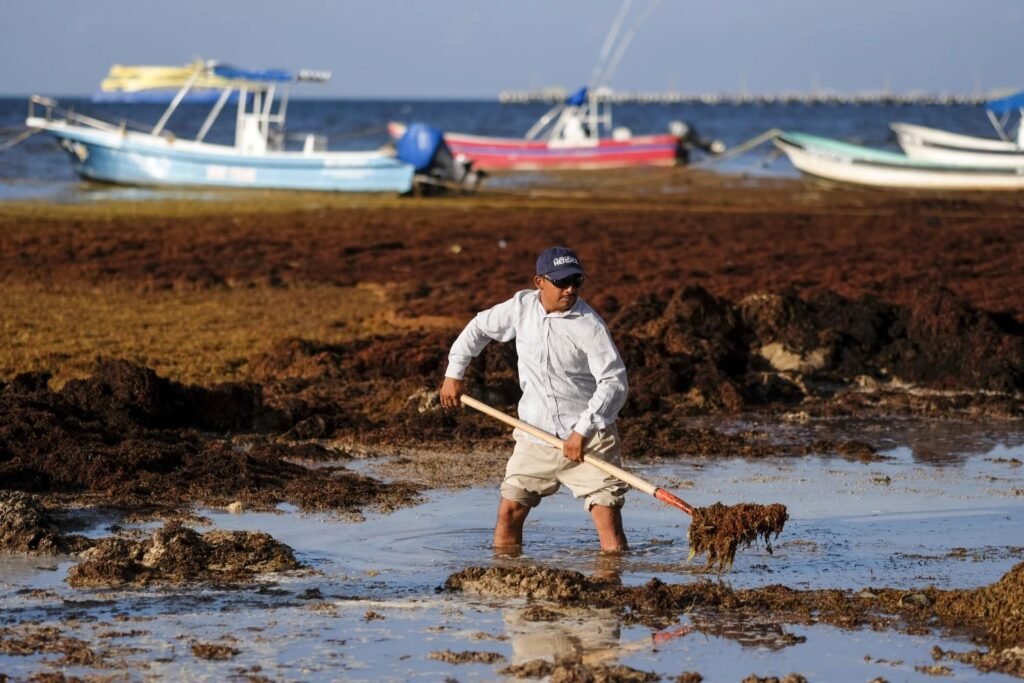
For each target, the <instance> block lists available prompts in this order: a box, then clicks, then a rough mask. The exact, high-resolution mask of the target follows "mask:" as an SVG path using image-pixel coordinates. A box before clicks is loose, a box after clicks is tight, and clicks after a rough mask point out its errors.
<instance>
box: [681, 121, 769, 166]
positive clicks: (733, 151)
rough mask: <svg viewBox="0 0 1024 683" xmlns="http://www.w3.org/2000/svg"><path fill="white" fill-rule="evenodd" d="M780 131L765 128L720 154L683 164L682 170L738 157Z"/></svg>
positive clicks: (711, 164)
mask: <svg viewBox="0 0 1024 683" xmlns="http://www.w3.org/2000/svg"><path fill="white" fill-rule="evenodd" d="M782 132H783V131H782V129H781V128H770V129H768V130H766V131H765V132H763V133H761V134H759V135H755V136H754V137H752V138H750V139H749V140H746V141H744V142H741V143H740V144H738V145H736V146H735V147H730V148H729V149H727V150H725V151H724V152H722V153H721V154H716V155H715V156H712V157H708V158H706V159H702V160H701V161H700V162H698V163H696V164H690V165H688V166H685V167H684V170H687V171H689V170H691V169H697V168H707V167H708V166H713V165H714V164H717V163H719V162H720V161H725V160H726V159H732V158H733V157H738V156H739V155H741V154H745V153H746V152H749V151H750V150H752V149H754V148H755V147H760V146H761V145H763V144H764V143H766V142H768V141H769V140H771V139H772V138H774V137H775V136H777V135H779V134H780V133H782Z"/></svg>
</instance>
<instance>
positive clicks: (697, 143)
mask: <svg viewBox="0 0 1024 683" xmlns="http://www.w3.org/2000/svg"><path fill="white" fill-rule="evenodd" d="M668 132H669V133H671V134H672V135H674V136H676V138H678V139H679V144H678V147H677V149H676V157H677V158H678V159H679V160H680V161H683V162H686V161H689V159H690V150H691V149H699V150H701V151H702V152H704V153H705V154H721V153H722V152H724V151H725V143H723V142H722V141H721V140H705V139H704V138H702V137H701V136H700V134H699V133H698V132H697V129H696V128H694V127H693V126H691V125H690V124H688V123H686V122H685V121H672V122H671V123H669V124H668Z"/></svg>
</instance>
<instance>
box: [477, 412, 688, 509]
mask: <svg viewBox="0 0 1024 683" xmlns="http://www.w3.org/2000/svg"><path fill="white" fill-rule="evenodd" d="M459 400H461V401H462V403H463V404H464V405H467V406H469V407H470V408H473V409H474V410H479V411H480V412H481V413H484V414H485V415H490V416H491V417H493V418H495V419H497V420H500V421H501V422H504V423H505V424H507V425H511V426H512V427H515V428H517V429H521V430H523V431H524V432H526V433H527V434H532V435H533V436H535V437H537V438H538V439H540V440H541V441H543V442H545V443H547V444H549V445H551V446H554V447H555V448H557V449H559V450H561V449H562V447H563V445H564V442H563V441H562V440H561V439H559V438H558V437H557V436H555V435H554V434H549V433H548V432H545V431H544V430H543V429H538V428H537V427H534V426H533V425H531V424H527V423H525V422H523V421H522V420H517V419H516V418H514V417H512V416H511V415H507V414H505V413H503V412H501V411H500V410H498V409H497V408H492V407H491V406H489V405H487V404H486V403H482V402H481V401H478V400H476V399H475V398H473V397H472V396H467V395H466V394H462V396H460V397H459ZM583 460H584V461H585V462H588V463H590V464H591V465H593V466H594V467H596V468H597V469H599V470H601V471H603V472H606V473H608V474H610V475H612V476H613V477H617V478H618V479H621V480H622V481H624V482H626V483H627V484H629V485H630V486H632V487H633V488H635V489H636V490H637V491H642V492H644V493H646V494H647V495H649V496H654V497H655V498H657V499H658V500H660V501H661V502H663V503H667V504H668V505H671V506H673V507H677V508H679V509H680V510H682V511H683V512H685V513H686V514H688V515H690V516H691V517H692V516H693V507H692V506H691V505H690V504H689V503H687V502H686V501H685V500H683V499H682V498H680V497H678V496H675V495H673V494H672V493H670V492H668V491H666V490H665V489H661V488H658V487H657V486H655V485H654V484H652V483H651V482H649V481H645V480H643V479H641V478H640V477H638V476H636V475H635V474H632V473H630V472H627V471H626V470H624V469H622V468H621V467H616V466H615V465H613V464H611V463H610V462H605V461H604V460H601V458H599V457H597V456H596V455H593V454H591V453H584V454H583Z"/></svg>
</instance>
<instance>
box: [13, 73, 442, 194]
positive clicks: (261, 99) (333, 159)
mask: <svg viewBox="0 0 1024 683" xmlns="http://www.w3.org/2000/svg"><path fill="white" fill-rule="evenodd" d="M177 77H179V78H183V79H184V82H183V83H181V84H180V88H179V90H178V92H177V94H176V96H175V98H174V99H173V100H172V101H171V103H170V104H169V105H168V107H167V109H166V111H165V112H164V114H163V116H161V118H160V120H159V121H158V122H157V123H156V124H155V125H154V126H153V127H152V128H149V129H146V130H134V129H132V128H131V127H130V126H129V125H128V124H127V122H125V121H122V122H120V123H111V122H107V121H103V120H100V119H97V118H93V117H90V116H85V115H83V114H79V113H75V112H70V111H64V110H63V109H62V108H61V107H60V106H59V103H58V102H57V101H56V100H52V99H49V98H45V97H40V96H38V95H35V96H33V97H32V98H30V100H29V116H28V118H27V120H26V122H25V123H26V125H27V126H28V127H29V128H33V129H37V130H42V131H45V132H47V133H49V134H50V135H52V136H53V137H55V138H56V139H57V140H58V142H59V143H60V145H61V146H62V147H63V148H64V149H65V150H66V151H67V152H68V154H69V155H70V157H71V162H72V165H73V167H74V170H75V171H76V172H77V173H78V174H79V175H80V176H81V177H83V178H86V179H89V180H96V181H102V182H110V183H120V184H129V185H157V186H212V187H230V188H264V189H292V190H320V191H335V192H397V193H405V192H409V191H410V190H411V189H412V186H413V182H414V173H416V171H417V167H416V166H415V165H414V164H412V163H407V162H405V161H403V160H401V159H398V158H396V157H395V156H394V155H393V154H391V153H387V152H382V151H377V150H372V151H328V150H327V149H326V140H325V138H324V137H323V136H319V135H315V134H312V133H309V134H304V135H301V136H298V144H297V145H296V147H297V148H295V149H289V148H286V144H285V143H286V137H285V135H284V123H285V113H286V110H287V102H288V92H289V86H290V85H291V84H293V83H322V82H325V81H326V80H327V79H328V78H330V74H329V73H327V72H317V71H306V70H303V71H299V72H298V73H297V74H292V73H289V72H285V71H281V70H276V69H273V70H255V71H254V70H243V69H236V68H233V67H230V66H227V65H224V64H219V63H217V62H205V63H203V65H202V68H195V69H191V70H188V71H187V72H185V73H181V74H178V76H177ZM173 80H174V79H173V78H166V79H161V80H160V83H161V86H163V85H166V83H167V82H173ZM200 82H205V83H218V84H219V87H220V94H219V96H218V98H217V100H216V102H214V103H213V106H212V108H211V109H210V112H209V114H208V116H207V117H206V120H205V121H204V122H203V125H202V127H201V128H200V129H199V132H198V133H197V134H196V136H195V138H194V139H183V138H180V137H178V136H176V135H174V134H173V133H171V132H170V131H169V130H168V129H167V124H168V121H169V120H170V118H171V116H172V115H173V114H174V112H175V110H176V109H177V107H178V105H179V104H180V103H181V102H182V101H183V100H184V99H185V98H186V97H187V95H188V93H189V92H190V90H191V89H192V88H193V87H194V86H195V85H196V84H197V83H200ZM279 90H280V91H281V96H280V97H277V94H278V91H279ZM232 95H235V96H236V97H237V112H236V115H235V131H234V133H235V138H234V144H231V145H226V144H214V143H210V142H206V141H205V137H206V135H207V133H208V132H209V130H210V128H211V127H212V126H213V124H214V122H215V121H216V120H217V118H218V116H219V115H220V113H221V112H222V110H223V108H224V106H225V104H227V102H228V100H229V99H230V98H231V97H232ZM275 104H276V108H275V106H274V105H275ZM37 108H41V110H42V111H41V112H40V111H37ZM295 137H296V136H288V139H293V138H295ZM435 142H436V141H435ZM431 153H432V152H431ZM421 168H422V167H421Z"/></svg>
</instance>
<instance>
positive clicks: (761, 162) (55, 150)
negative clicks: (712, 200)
mask: <svg viewBox="0 0 1024 683" xmlns="http://www.w3.org/2000/svg"><path fill="white" fill-rule="evenodd" d="M60 104H61V106H62V107H64V108H65V109H68V110H72V111H74V112H76V113H79V114H85V115H89V116H93V117H95V118H99V119H103V120H107V121H111V122H115V123H119V122H121V121H122V120H123V121H127V122H128V124H129V126H138V127H142V128H147V127H152V125H153V124H154V123H155V122H156V121H157V120H158V119H159V118H160V115H161V114H162V113H163V111H164V105H162V104H148V103H133V104H121V103H94V102H91V101H90V100H89V99H88V98H65V99H61V100H60ZM549 106H550V105H548V104H544V103H525V104H504V103H500V102H498V101H496V100H429V101H427V100H403V99H385V100H380V99H378V100H358V99H317V100H294V99H293V100H291V101H290V102H289V104H288V110H287V122H288V125H287V129H286V134H287V135H288V140H289V144H291V145H296V144H298V142H297V141H298V140H300V139H301V138H302V136H304V135H305V134H306V133H316V134H318V135H322V136H325V138H326V141H327V148H328V149H331V150H372V149H377V148H379V147H381V146H383V145H386V144H388V142H389V138H388V134H387V130H386V124H387V122H388V121H392V120H397V121H406V122H409V121H422V122H425V123H428V124H430V125H432V126H435V127H437V128H440V129H441V130H451V131H459V132H464V133H476V134H481V135H498V136H510V137H521V136H522V135H523V134H524V133H525V132H526V131H527V130H528V129H529V128H530V126H531V125H532V124H533V123H534V121H536V120H537V119H538V118H539V117H541V116H542V115H543V114H544V113H545V112H546V111H547V110H548V108H549ZM27 112H28V98H27V97H4V98H0V150H2V148H3V147H4V146H5V141H10V140H13V139H14V138H15V137H16V136H17V135H18V134H19V133H20V132H22V131H24V130H25V117H26V114H27ZM208 112H209V105H208V104H183V105H181V106H180V107H179V110H178V111H177V112H175V115H174V116H173V117H172V118H171V120H170V122H169V124H168V126H167V129H168V130H170V131H171V132H173V133H174V134H175V135H177V136H178V137H180V138H187V137H192V136H195V134H196V133H197V132H198V130H199V128H200V127H201V126H202V123H203V121H204V119H205V118H206V115H207V113H208ZM613 117H614V125H615V126H616V127H620V126H623V127H626V128H628V129H630V130H631V131H632V133H633V134H634V135H640V134H647V133H658V132H665V131H666V130H667V129H668V126H669V124H670V122H672V121H684V122H686V123H687V124H688V125H690V126H691V128H693V129H695V130H696V131H697V132H698V133H699V134H700V136H701V137H702V138H704V139H717V140H721V141H722V142H723V143H724V144H725V145H726V147H734V146H736V145H740V144H742V143H744V142H746V141H748V140H751V139H752V138H755V137H757V136H758V135H760V134H762V133H764V132H766V131H768V130H770V129H772V128H780V129H783V130H789V131H801V132H807V133H815V134H819V135H825V136H829V137H834V138H839V139H842V140H846V141H849V142H854V143H857V144H863V145H868V146H871V147H877V148H880V149H889V150H894V151H895V150H898V148H897V146H896V142H895V138H894V136H893V135H892V133H891V131H890V130H889V124H890V123H891V122H894V121H903V122H907V123H917V124H922V125H926V126H932V127H936V128H943V129H947V130H951V131H957V132H961V133H966V134H969V135H981V136H993V135H994V132H993V130H992V127H991V125H990V124H989V121H988V118H987V116H986V112H985V109H984V106H983V105H972V104H906V103H865V104H835V103H820V102H810V103H749V104H747V103H744V104H735V103H724V104H704V103H666V104H661V103H651V104H640V103H626V104H620V105H617V106H616V107H615V108H614V110H613ZM233 126H234V117H233V116H232V115H231V112H227V111H226V112H224V113H223V114H222V115H221V117H220V119H219V120H218V121H217V123H216V124H215V125H214V127H213V128H212V130H211V131H210V133H209V134H208V136H207V140H208V141H209V142H220V143H230V142H231V141H232V139H233V137H232V136H233ZM709 167H710V168H712V169H715V170H717V171H720V172H723V173H747V174H755V175H764V176H770V177H771V176H774V177H796V176H797V175H798V172H797V171H796V169H794V168H793V166H792V165H791V164H790V163H789V161H788V159H786V157H785V155H780V154H778V153H777V152H774V151H773V148H772V146H771V145H770V144H764V145H761V146H759V147H756V148H754V149H753V150H751V151H750V152H747V153H744V154H741V155H738V156H736V157H734V158H729V159H727V160H725V161H723V162H721V163H712V164H710V165H709ZM160 196H162V195H161V193H160V192H156V191H137V190H136V191H127V190H122V191H120V192H112V191H111V190H110V188H104V187H102V186H100V187H97V186H96V185H95V184H90V183H83V182H80V181H79V179H78V178H77V177H76V176H75V174H74V173H73V172H72V170H71V164H70V162H69V160H68V158H67V156H66V153H65V152H64V151H63V150H62V149H61V148H60V147H59V146H58V145H57V143H56V142H55V141H54V140H53V139H52V138H50V137H48V136H47V135H45V134H37V135H33V136H31V137H29V138H27V139H25V140H24V141H22V142H20V143H18V144H15V145H14V146H12V147H10V148H9V149H6V150H5V151H0V201H3V200H8V201H9V200H25V199H40V200H52V201H62V202H65V201H71V202H74V201H90V200H99V199H104V198H118V199H123V198H125V197H131V198H138V199H147V198H159V197H160Z"/></svg>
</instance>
